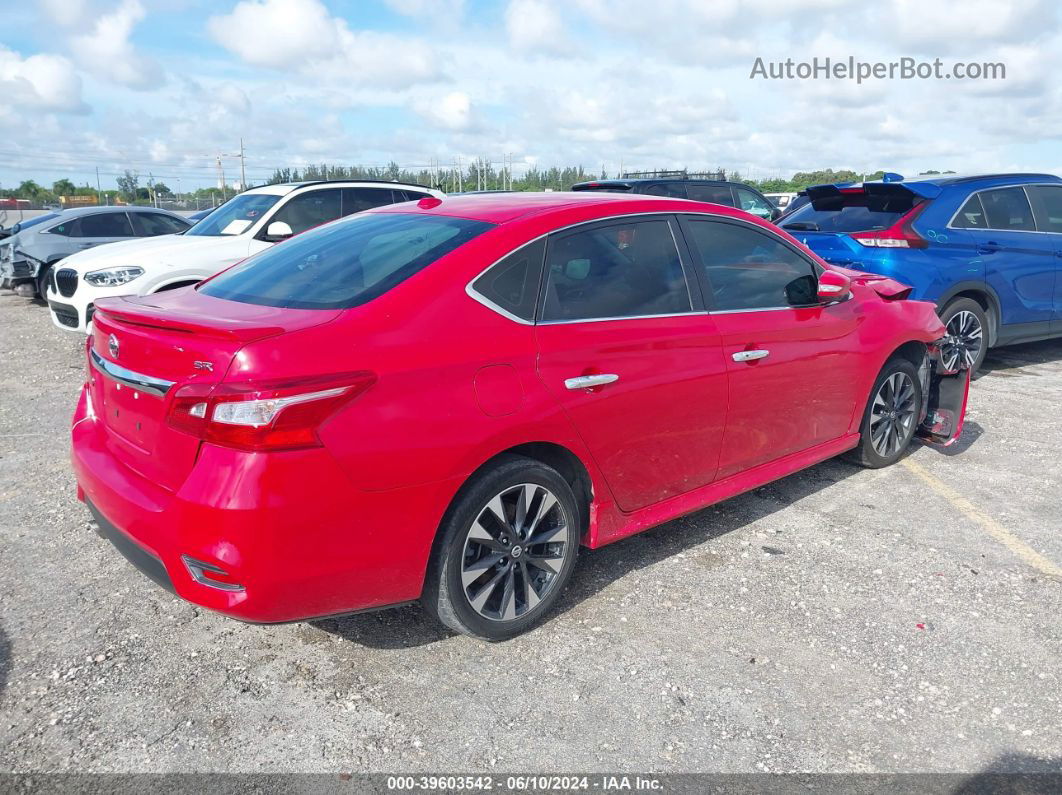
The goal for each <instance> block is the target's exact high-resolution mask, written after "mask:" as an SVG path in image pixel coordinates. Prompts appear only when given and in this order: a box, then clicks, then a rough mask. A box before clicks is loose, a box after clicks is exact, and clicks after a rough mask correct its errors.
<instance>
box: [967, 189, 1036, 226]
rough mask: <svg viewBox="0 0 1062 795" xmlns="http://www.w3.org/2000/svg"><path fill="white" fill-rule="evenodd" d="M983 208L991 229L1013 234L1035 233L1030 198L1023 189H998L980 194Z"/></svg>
mask: <svg viewBox="0 0 1062 795" xmlns="http://www.w3.org/2000/svg"><path fill="white" fill-rule="evenodd" d="M980 196H981V206H983V207H984V208H985V218H986V220H987V221H988V228H989V229H998V230H1000V231H1012V232H1035V231H1036V222H1035V221H1034V220H1033V214H1032V207H1030V206H1029V197H1028V196H1026V195H1025V190H1024V189H1023V188H998V189H996V190H984V191H981V193H980Z"/></svg>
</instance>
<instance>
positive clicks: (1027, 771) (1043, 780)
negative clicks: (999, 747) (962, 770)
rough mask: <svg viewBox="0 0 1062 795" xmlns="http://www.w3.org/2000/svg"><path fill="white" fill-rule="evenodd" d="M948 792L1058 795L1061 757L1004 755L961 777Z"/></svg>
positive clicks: (959, 794) (961, 794)
mask: <svg viewBox="0 0 1062 795" xmlns="http://www.w3.org/2000/svg"><path fill="white" fill-rule="evenodd" d="M941 791H943V790H941ZM948 791H950V792H952V793H954V795H974V793H978V795H979V794H980V793H1014V795H1018V794H1019V793H1020V794H1021V795H1034V794H1035V795H1039V793H1044V795H1047V793H1057V792H1060V791H1062V758H1058V757H1056V758H1054V759H1051V758H1046V757H1039V756H1028V755H1026V754H1014V753H1010V754H1003V755H1001V756H998V757H996V758H995V759H993V760H992V761H991V762H989V763H988V764H987V765H986V766H985V767H984V768H983V769H982V770H980V771H978V772H977V773H974V774H973V775H970V776H967V777H960V778H959V783H958V785H957V786H956V787H955V788H954V789H950V790H948Z"/></svg>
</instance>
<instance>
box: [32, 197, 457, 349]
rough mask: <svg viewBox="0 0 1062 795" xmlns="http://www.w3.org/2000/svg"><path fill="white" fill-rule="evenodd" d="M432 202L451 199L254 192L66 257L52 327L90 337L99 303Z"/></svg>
mask: <svg viewBox="0 0 1062 795" xmlns="http://www.w3.org/2000/svg"><path fill="white" fill-rule="evenodd" d="M429 196H431V197H436V198H441V197H442V196H443V194H442V193H440V192H439V191H437V190H432V189H430V188H426V187H424V186H423V185H406V184H401V183H397V182H373V181H371V180H369V181H365V180H352V181H342V182H340V181H322V182H301V183H293V184H284V185H265V186H263V187H260V188H251V189H250V190H247V191H244V192H243V193H241V194H239V195H238V196H235V197H233V198H232V199H230V200H229V201H227V202H225V204H223V205H221V206H220V207H218V208H217V209H216V210H214V212H212V213H211V214H210V215H208V216H207V217H206V218H204V219H203V220H201V221H200V222H199V223H197V224H196V225H195V226H193V227H192V228H191V229H189V230H187V231H186V232H182V233H181V234H177V235H160V236H159V237H152V238H149V239H143V240H129V241H125V242H121V243H112V244H109V245H106V246H99V247H98V248H93V249H90V250H88V251H81V252H78V253H77V254H73V255H71V256H69V257H67V258H66V259H64V260H63V261H62V262H61V263H60V265H59V266H58V267H57V268H56V269H55V270H54V271H53V272H52V275H51V278H50V280H49V283H48V295H47V299H48V307H49V309H50V310H51V313H52V322H53V323H55V325H56V326H58V327H59V328H61V329H63V330H65V331H80V332H83V333H90V332H91V331H92V312H93V305H94V302H95V301H96V299H98V298H104V297H107V296H112V295H131V294H135V295H148V294H149V293H156V292H158V291H159V290H173V289H176V288H178V287H187V286H188V285H191V284H195V283H196V282H198V281H201V280H202V279H205V278H207V277H208V276H213V275H214V274H215V273H218V272H219V271H222V270H224V269H225V268H227V267H229V266H230V265H232V264H233V263H235V262H239V261H240V260H242V259H244V258H246V257H248V256H250V255H251V254H254V253H256V252H258V251H261V250H262V249H264V248H268V247H269V246H271V245H273V244H274V243H277V242H279V241H281V240H285V239H286V238H289V237H291V236H292V235H297V234H298V233H299V232H304V231H306V230H307V229H310V228H311V227H314V226H319V225H321V224H324V223H328V222H329V221H334V220H335V219H336V218H341V217H343V216H344V215H350V214H351V213H356V212H358V211H360V210H368V209H369V208H371V207H379V206H381V205H384V204H394V203H396V202H404V201H416V200H417V199H423V198H426V197H429Z"/></svg>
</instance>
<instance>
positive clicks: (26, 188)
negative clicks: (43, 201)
mask: <svg viewBox="0 0 1062 795" xmlns="http://www.w3.org/2000/svg"><path fill="white" fill-rule="evenodd" d="M16 192H17V193H18V195H19V197H20V198H23V199H39V198H40V196H41V194H42V193H44V189H43V188H42V187H41V186H40V185H38V184H37V183H36V182H34V181H33V180H32V179H27V180H24V181H23V182H21V183H20V184H19V186H18V190H17V191H16Z"/></svg>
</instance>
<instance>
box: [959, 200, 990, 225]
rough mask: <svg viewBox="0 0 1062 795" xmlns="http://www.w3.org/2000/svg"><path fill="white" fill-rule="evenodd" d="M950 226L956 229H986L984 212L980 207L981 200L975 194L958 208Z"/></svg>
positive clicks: (986, 223)
mask: <svg viewBox="0 0 1062 795" xmlns="http://www.w3.org/2000/svg"><path fill="white" fill-rule="evenodd" d="M951 225H952V226H954V227H956V228H958V229H987V228H988V222H987V221H985V210H984V208H983V207H982V206H981V199H980V198H979V197H978V195H977V194H976V193H975V194H974V195H973V196H971V197H970V198H969V199H967V200H966V203H965V204H964V205H963V206H962V207H961V208H960V210H959V212H958V213H957V214H956V216H955V220H953V221H952V222H951Z"/></svg>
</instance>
